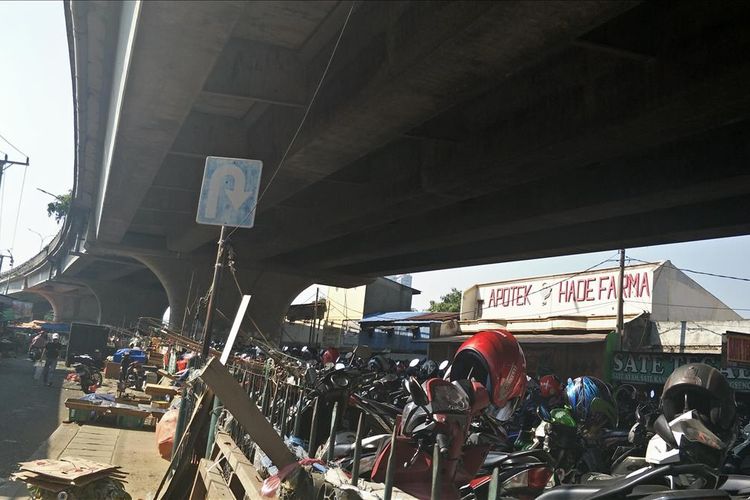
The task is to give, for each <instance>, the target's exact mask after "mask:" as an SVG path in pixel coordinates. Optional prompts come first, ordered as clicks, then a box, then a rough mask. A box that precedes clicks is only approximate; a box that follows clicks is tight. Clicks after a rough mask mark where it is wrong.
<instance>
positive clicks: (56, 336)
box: [52, 333, 60, 341]
mask: <svg viewBox="0 0 750 500" xmlns="http://www.w3.org/2000/svg"><path fill="white" fill-rule="evenodd" d="M52 340H53V341H54V340H60V335H58V334H56V333H53V334H52Z"/></svg>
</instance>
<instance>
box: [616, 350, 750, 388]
mask: <svg viewBox="0 0 750 500" xmlns="http://www.w3.org/2000/svg"><path fill="white" fill-rule="evenodd" d="M688 363H705V364H707V365H711V366H713V367H714V368H717V369H719V370H721V372H722V373H723V374H724V376H725V377H726V378H727V380H728V381H729V385H730V386H731V387H732V389H734V390H736V391H741V392H750V369H746V368H734V367H727V368H722V367H721V355H720V354H687V353H644V352H625V351H616V352H615V353H614V355H613V357H612V380H613V381H617V382H628V383H634V384H653V385H663V384H664V382H666V380H667V378H668V377H669V375H670V374H671V373H672V372H673V371H674V370H675V369H677V368H678V367H680V366H682V365H686V364H688Z"/></svg>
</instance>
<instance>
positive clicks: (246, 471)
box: [216, 432, 263, 500]
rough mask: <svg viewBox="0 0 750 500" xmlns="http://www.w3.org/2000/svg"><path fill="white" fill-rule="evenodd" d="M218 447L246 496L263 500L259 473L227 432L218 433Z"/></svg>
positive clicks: (252, 499)
mask: <svg viewBox="0 0 750 500" xmlns="http://www.w3.org/2000/svg"><path fill="white" fill-rule="evenodd" d="M216 446H218V447H219V452H220V453H221V454H222V455H224V458H226V460H227V462H228V463H229V466H230V467H231V468H232V469H233V470H234V475H235V477H236V478H237V480H238V481H239V482H240V484H242V488H243V489H244V490H245V495H247V496H248V498H250V499H251V500H263V496H262V495H261V494H260V489H261V487H262V486H263V483H262V482H261V480H260V478H259V477H258V471H257V470H255V467H253V464H252V463H250V460H248V458H247V457H246V456H245V455H244V453H242V451H240V449H239V448H238V447H237V444H236V443H235V442H234V440H233V439H232V437H231V436H230V435H229V434H227V433H226V432H217V433H216Z"/></svg>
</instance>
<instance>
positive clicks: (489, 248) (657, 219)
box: [337, 196, 750, 276]
mask: <svg viewBox="0 0 750 500" xmlns="http://www.w3.org/2000/svg"><path fill="white" fill-rule="evenodd" d="M747 206H750V196H739V197H734V198H726V199H721V200H716V201H709V202H703V203H697V204H694V205H684V206H679V207H672V208H668V209H664V210H655V211H652V212H648V213H639V214H634V215H628V216H623V217H615V218H611V219H607V220H602V221H595V222H586V223H582V224H571V225H563V226H558V227H557V228H555V229H545V230H543V231H530V232H527V233H519V234H515V235H514V236H513V237H512V238H509V237H505V236H503V237H500V238H492V237H490V238H488V239H485V240H482V241H471V242H468V243H464V242H458V243H456V244H454V245H451V246H445V247H442V248H440V249H437V250H435V251H433V252H416V253H408V254H403V255H399V256H395V257H386V258H382V259H375V260H371V261H368V262H362V263H358V264H353V265H350V266H344V267H341V268H338V269H337V271H339V272H348V273H352V274H355V273H360V274H367V275H370V276H383V275H388V274H398V273H402V272H421V271H431V270H435V269H444V268H446V267H462V266H474V265H480V264H490V263H497V262H512V261H517V260H526V259H538V258H543V257H553V256H560V255H570V254H577V253H586V252H596V251H605V250H616V249H618V248H633V247H639V246H646V245H659V244H665V243H678V242H683V241H693V240H698V239H707V238H724V237H729V236H739V235H743V234H748V232H750V223H748V221H747V217H746V214H745V213H744V212H743V211H742V210H737V207H747Z"/></svg>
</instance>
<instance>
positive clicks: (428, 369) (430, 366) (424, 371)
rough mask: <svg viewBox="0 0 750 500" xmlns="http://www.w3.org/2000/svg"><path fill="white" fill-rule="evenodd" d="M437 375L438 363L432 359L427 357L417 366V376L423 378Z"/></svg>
mask: <svg viewBox="0 0 750 500" xmlns="http://www.w3.org/2000/svg"><path fill="white" fill-rule="evenodd" d="M437 376H438V365H437V363H435V362H434V361H433V360H431V359H428V360H427V361H425V362H424V363H423V364H422V366H421V367H419V378H421V379H423V380H427V379H431V378H435V377H437Z"/></svg>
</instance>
